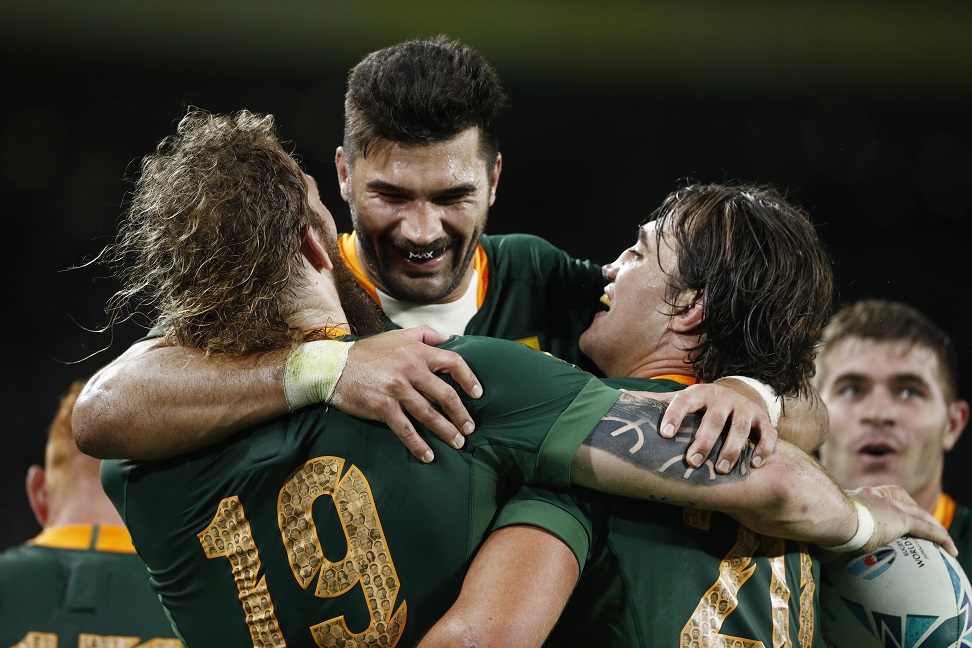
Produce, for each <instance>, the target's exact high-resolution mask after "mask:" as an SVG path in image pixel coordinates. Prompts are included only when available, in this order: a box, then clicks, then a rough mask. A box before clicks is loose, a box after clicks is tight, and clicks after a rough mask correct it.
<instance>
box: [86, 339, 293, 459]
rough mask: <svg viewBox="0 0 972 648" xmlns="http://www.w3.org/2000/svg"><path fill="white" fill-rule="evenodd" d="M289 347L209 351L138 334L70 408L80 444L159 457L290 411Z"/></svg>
mask: <svg viewBox="0 0 972 648" xmlns="http://www.w3.org/2000/svg"><path fill="white" fill-rule="evenodd" d="M288 353H289V350H281V351H275V352H271V353H265V354H251V355H247V356H223V355H210V356H205V355H204V354H203V353H202V352H201V351H199V350H198V349H191V348H186V347H179V346H164V345H162V344H161V343H159V342H157V341H146V342H140V343H138V344H136V345H134V346H132V347H131V348H130V349H129V350H128V351H126V352H125V353H124V354H123V355H121V356H120V357H119V358H117V359H116V360H115V361H114V362H112V363H111V364H109V365H108V366H106V367H104V368H103V369H102V370H101V371H99V372H98V373H96V374H95V375H94V376H93V377H92V378H91V380H90V381H89V382H88V384H87V386H86V387H85V389H84V391H83V392H82V393H81V396H80V397H79V398H78V402H77V404H76V405H75V408H74V413H73V421H72V425H73V429H74V435H75V440H76V441H77V443H78V446H79V447H80V448H81V450H82V451H83V452H85V453H87V454H90V455H92V456H95V457H100V458H110V457H111V458H114V457H123V458H127V459H158V458H162V457H168V456H174V455H177V454H181V453H184V452H188V451H191V450H195V449H198V448H201V447H205V446H207V445H211V444H212V443H215V442H217V441H220V440H222V439H224V438H226V437H227V436H229V435H230V434H232V433H233V432H235V431H237V430H239V429H241V428H243V427H246V426H248V425H251V424H253V423H256V422H258V421H262V420H265V419H268V418H271V417H273V416H278V415H280V414H284V413H286V412H287V411H288V408H287V400H286V398H285V396H284V390H283V373H284V365H285V363H286V360H287V355H288Z"/></svg>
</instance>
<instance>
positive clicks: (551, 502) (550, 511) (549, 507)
mask: <svg viewBox="0 0 972 648" xmlns="http://www.w3.org/2000/svg"><path fill="white" fill-rule="evenodd" d="M594 515H595V513H594V512H593V511H592V510H591V507H590V505H584V504H581V502H579V501H578V500H577V499H575V498H574V497H573V496H572V495H570V494H569V493H567V492H564V491H560V490H549V489H538V488H535V487H533V486H521V487H520V488H519V489H518V490H517V491H516V492H515V493H514V494H513V495H512V496H511V497H510V499H509V500H508V501H507V502H506V504H504V506H503V508H502V509H501V510H500V512H499V514H498V515H497V517H496V520H495V521H494V522H493V525H492V527H491V528H490V531H496V530H498V529H502V528H505V527H509V526H518V525H525V526H533V527H537V528H540V529H543V530H544V531H547V532H548V533H551V534H553V535H555V536H557V538H559V539H560V541H561V542H563V543H564V544H565V545H567V547H568V548H569V549H570V550H571V552H572V553H573V554H574V557H575V558H576V559H577V564H578V566H579V567H580V569H581V571H583V570H584V567H585V566H586V565H587V560H588V559H589V558H590V556H591V552H592V548H593V535H594V532H593V522H592V518H594Z"/></svg>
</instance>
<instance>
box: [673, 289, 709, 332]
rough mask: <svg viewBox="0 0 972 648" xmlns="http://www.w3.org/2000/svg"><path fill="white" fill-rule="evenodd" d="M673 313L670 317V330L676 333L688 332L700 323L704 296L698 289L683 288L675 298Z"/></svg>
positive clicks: (703, 307)
mask: <svg viewBox="0 0 972 648" xmlns="http://www.w3.org/2000/svg"><path fill="white" fill-rule="evenodd" d="M674 310H675V315H674V316H673V317H672V330H673V331H675V332H676V333H690V332H691V331H695V330H698V328H699V326H701V325H702V313H703V311H704V310H705V297H704V294H703V293H702V292H701V291H698V290H683V291H682V292H681V293H680V294H679V295H678V298H677V299H676V300H675V306H674Z"/></svg>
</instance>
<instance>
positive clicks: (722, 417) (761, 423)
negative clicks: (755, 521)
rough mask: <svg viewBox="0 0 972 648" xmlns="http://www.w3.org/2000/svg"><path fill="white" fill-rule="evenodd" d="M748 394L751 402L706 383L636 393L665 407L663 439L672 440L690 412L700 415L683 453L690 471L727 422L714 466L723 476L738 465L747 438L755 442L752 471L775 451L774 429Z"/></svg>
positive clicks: (756, 396)
mask: <svg viewBox="0 0 972 648" xmlns="http://www.w3.org/2000/svg"><path fill="white" fill-rule="evenodd" d="M733 384H734V385H735V383H733ZM740 384H741V383H740ZM743 389H746V388H745V387H743ZM751 391H752V393H753V395H754V398H749V397H748V396H744V395H743V394H742V393H741V391H736V389H730V388H728V387H724V386H721V385H716V384H712V383H707V384H699V385H691V386H690V387H687V388H685V389H683V390H681V391H677V392H667V393H655V392H651V393H647V392H640V393H642V394H643V395H645V396H648V397H649V398H654V399H656V400H660V401H662V402H665V403H668V409H667V410H666V411H665V415H664V416H662V420H661V423H660V424H659V428H658V432H659V434H661V435H662V436H663V437H665V438H671V437H673V436H675V432H676V431H677V430H678V428H679V426H680V425H681V424H682V420H683V419H684V418H685V417H686V416H688V415H689V414H691V413H692V412H702V420H701V421H700V422H699V429H698V430H697V431H696V433H695V438H694V439H693V441H692V443H691V444H690V445H689V447H688V449H687V450H686V451H685V460H686V462H688V464H689V465H690V466H692V467H693V468H698V467H699V466H701V465H702V463H703V462H704V461H705V460H706V458H707V457H708V456H709V453H710V452H712V447H713V446H714V445H715V443H716V441H717V440H718V439H719V438H720V437H721V436H722V434H723V430H724V429H725V427H726V423H727V422H728V423H729V430H728V432H727V433H726V435H725V438H724V439H723V444H722V449H721V450H720V452H719V457H718V460H717V461H716V463H715V469H716V472H718V473H720V474H726V473H728V472H729V471H730V470H732V467H733V466H735V465H736V462H737V461H739V456H740V454H742V451H743V448H744V447H745V446H746V443H747V442H748V441H749V440H750V438H753V440H754V441H755V442H756V448H755V450H754V451H753V458H752V460H751V461H750V465H751V466H752V467H753V468H758V467H759V466H761V465H762V464H763V463H764V462H765V461H766V460H768V459H769V458H770V457H771V456H772V455H773V452H774V451H775V450H776V438H777V432H776V428H774V427H773V425H772V424H771V423H770V420H769V415H768V414H767V413H766V407H765V405H764V404H763V401H762V399H761V398H759V394H757V393H756V392H755V391H754V390H751Z"/></svg>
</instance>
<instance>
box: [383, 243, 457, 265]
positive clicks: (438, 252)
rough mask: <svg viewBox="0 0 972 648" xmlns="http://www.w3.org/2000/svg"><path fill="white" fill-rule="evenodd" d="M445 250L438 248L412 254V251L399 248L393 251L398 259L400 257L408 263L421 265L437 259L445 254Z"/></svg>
mask: <svg viewBox="0 0 972 648" xmlns="http://www.w3.org/2000/svg"><path fill="white" fill-rule="evenodd" d="M447 249H448V248H446V247H440V248H435V249H433V250H425V251H422V252H414V251H412V250H403V249H401V248H396V249H395V251H396V252H397V253H398V255H399V256H400V257H402V258H403V259H405V260H406V261H408V262H409V263H415V264H418V265H422V264H425V263H429V262H430V261H434V260H436V259H438V258H439V257H440V256H442V255H443V254H445V252H446V250H447Z"/></svg>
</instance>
